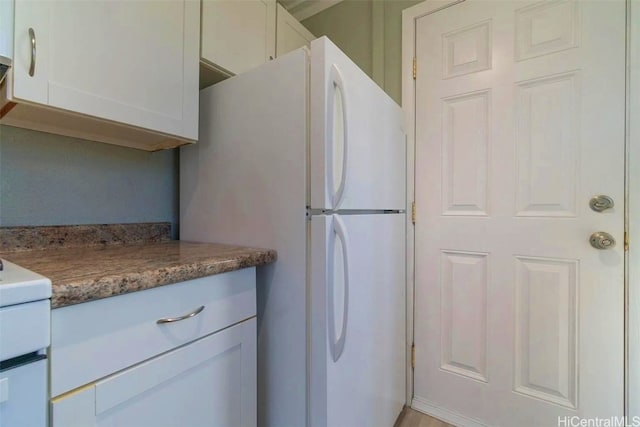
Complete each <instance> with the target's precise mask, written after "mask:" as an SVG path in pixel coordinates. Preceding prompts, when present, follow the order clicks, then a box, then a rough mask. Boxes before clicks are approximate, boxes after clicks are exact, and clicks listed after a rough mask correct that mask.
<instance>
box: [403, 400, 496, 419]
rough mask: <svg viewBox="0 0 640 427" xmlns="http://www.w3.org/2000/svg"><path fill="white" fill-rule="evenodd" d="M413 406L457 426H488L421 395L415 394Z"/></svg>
mask: <svg viewBox="0 0 640 427" xmlns="http://www.w3.org/2000/svg"><path fill="white" fill-rule="evenodd" d="M411 407H412V408H413V409H415V410H416V411H420V412H424V413H425V414H427V415H431V416H432V417H434V418H438V419H439V420H442V421H446V422H448V423H449V424H453V425H454V426H457V427H487V425H486V424H483V423H482V422H481V421H479V420H476V419H474V418H469V417H466V416H464V415H461V414H458V413H457V412H453V411H450V410H448V409H444V408H441V407H439V406H437V405H436V404H435V403H433V402H430V401H428V400H426V399H423V398H421V397H417V396H414V398H413V401H412V402H411Z"/></svg>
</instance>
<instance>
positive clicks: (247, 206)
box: [180, 50, 308, 427]
mask: <svg viewBox="0 0 640 427" xmlns="http://www.w3.org/2000/svg"><path fill="white" fill-rule="evenodd" d="M307 61H308V57H307V54H306V52H305V51H304V50H297V51H295V52H291V53H288V54H286V55H284V56H281V57H279V58H277V59H276V60H274V61H270V62H268V63H266V64H264V65H262V66H260V67H258V68H256V69H254V70H251V71H248V72H246V73H243V74H240V75H238V76H235V77H232V78H230V79H228V80H225V81H223V82H221V83H218V84H216V85H214V86H212V87H209V88H207V89H204V90H202V91H201V92H200V141H198V143H197V144H193V145H191V146H188V147H184V148H182V149H181V151H180V238H181V239H182V240H191V241H201V242H202V241H204V242H217V243H230V244H237V245H245V246H255V247H264V248H272V249H275V250H277V251H278V261H277V262H276V263H275V264H272V265H269V266H266V267H261V268H260V269H258V275H257V285H258V286H257V297H258V301H257V303H258V307H257V309H258V424H259V425H260V426H264V427H281V426H304V425H305V423H306V417H307V414H306V375H307V354H306V346H305V342H306V341H307V331H306V301H307V290H306V275H307V271H306V268H305V266H306V262H307V260H306V250H307V246H306V245H307V222H308V221H307V220H306V216H305V214H306V205H307V200H306V195H307V185H306V175H307V170H306V165H307V162H306V149H307V144H306V141H307V121H306V117H307V108H306V105H307V104H306V102H307V76H308V72H307V70H308V62H307Z"/></svg>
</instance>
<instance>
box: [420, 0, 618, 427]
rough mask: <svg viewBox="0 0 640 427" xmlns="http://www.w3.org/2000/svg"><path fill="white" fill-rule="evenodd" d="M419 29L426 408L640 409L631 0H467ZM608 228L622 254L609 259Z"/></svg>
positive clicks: (522, 415)
mask: <svg viewBox="0 0 640 427" xmlns="http://www.w3.org/2000/svg"><path fill="white" fill-rule="evenodd" d="M416 23H417V24H416V57H417V78H416V184H415V185H416V204H417V206H418V210H417V212H418V218H417V222H416V260H415V268H416V271H415V274H416V295H415V304H416V314H415V343H416V368H415V373H414V375H415V396H414V402H413V403H414V406H415V407H416V408H418V409H422V410H425V411H431V412H432V413H436V412H437V413H438V414H439V415H440V416H443V415H442V414H449V415H448V416H450V417H451V418H450V419H451V420H454V419H455V420H457V422H458V423H460V422H462V423H464V424H469V425H474V424H485V425H504V426H508V425H519V426H542V425H557V422H558V418H557V417H564V416H574V415H577V416H580V417H601V418H604V417H611V416H620V415H622V412H623V360H624V358H623V350H624V345H623V332H624V325H623V320H624V319H623V313H624V312H623V307H624V305H623V296H624V295H623V290H624V283H623V267H624V266H623V253H624V245H623V239H624V235H623V231H624V229H623V225H624V222H623V220H624V218H623V205H624V187H623V185H624V117H625V115H624V105H625V101H624V99H625V86H624V81H625V6H624V2H605V1H590V2H580V1H568V0H563V1H552V2H533V1H529V2H495V1H483V0H467V1H464V2H462V3H459V4H455V5H453V6H449V7H447V8H445V9H442V10H437V11H435V12H433V13H430V14H426V15H424V16H423V17H421V18H419V19H417V21H416ZM603 82H606V84H603ZM597 194H606V195H608V196H610V197H612V198H613V199H614V201H615V203H616V205H615V207H614V208H613V209H609V210H607V211H604V212H601V213H600V212H594V211H592V210H591V209H590V208H589V200H590V199H591V197H593V196H594V195H597ZM600 230H602V231H607V232H609V233H611V234H612V235H613V236H614V238H615V239H616V240H617V242H618V243H617V245H615V246H614V247H613V248H611V249H608V250H597V249H594V248H593V247H591V245H590V244H589V236H590V235H591V233H593V232H595V231H600ZM461 420H463V421H461Z"/></svg>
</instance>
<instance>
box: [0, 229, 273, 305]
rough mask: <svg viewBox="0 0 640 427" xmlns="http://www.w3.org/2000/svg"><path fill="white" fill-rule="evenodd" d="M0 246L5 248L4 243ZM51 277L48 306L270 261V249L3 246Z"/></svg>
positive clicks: (9, 255)
mask: <svg viewBox="0 0 640 427" xmlns="http://www.w3.org/2000/svg"><path fill="white" fill-rule="evenodd" d="M3 249H4V248H3ZM0 257H2V258H4V259H7V260H9V261H11V262H14V263H16V264H18V265H20V266H22V267H24V268H27V269H29V270H32V271H35V272H37V273H40V274H42V275H43V276H46V277H48V278H49V279H51V282H52V288H53V289H52V290H53V295H52V297H51V306H52V308H59V307H64V306H67V305H71V304H78V303H81V302H87V301H92V300H97V299H101V298H107V297H112V296H116V295H121V294H125V293H129V292H135V291H141V290H144V289H150V288H154V287H157V286H162V285H168V284H171V283H177V282H182V281H185V280H190V279H196V278H199V277H204V276H210V275H214V274H220V273H225V272H229V271H234V270H239V269H241V268H247V267H254V266H260V265H264V264H269V263H272V262H274V261H275V260H276V258H277V254H276V252H275V251H273V250H269V249H256V248H247V247H242V246H230V245H222V244H213V243H194V242H184V241H176V240H162V241H151V242H136V243H135V244H127V243H124V244H115V245H112V244H104V245H89V246H84V247H82V246H71V247H65V246H62V247H60V246H59V245H58V244H56V245H54V248H53V249H35V250H16V251H2V252H0Z"/></svg>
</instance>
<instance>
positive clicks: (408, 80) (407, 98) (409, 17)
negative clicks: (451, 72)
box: [402, 0, 465, 406]
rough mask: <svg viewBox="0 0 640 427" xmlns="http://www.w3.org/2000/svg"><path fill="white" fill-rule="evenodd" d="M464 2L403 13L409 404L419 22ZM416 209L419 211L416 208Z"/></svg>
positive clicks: (433, 3)
mask: <svg viewBox="0 0 640 427" xmlns="http://www.w3.org/2000/svg"><path fill="white" fill-rule="evenodd" d="M463 1H465V0H426V1H424V2H422V3H419V4H417V5H415V6H412V7H410V8H407V9H404V10H403V11H402V110H403V111H404V115H405V120H406V123H405V125H406V127H405V129H406V133H407V213H408V215H407V405H408V406H411V405H412V401H413V369H412V367H411V346H412V343H413V318H414V299H413V297H414V291H415V227H414V226H413V224H412V222H411V217H412V215H411V212H412V203H413V201H414V200H415V191H414V189H415V143H416V139H415V136H416V133H415V130H416V126H415V80H414V79H413V58H414V56H415V39H416V20H418V19H419V18H421V17H422V16H425V15H428V14H430V13H433V12H436V11H438V10H440V9H443V8H445V7H448V6H452V5H454V4H457V3H460V2H463ZM416 209H420V208H419V207H416Z"/></svg>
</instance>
